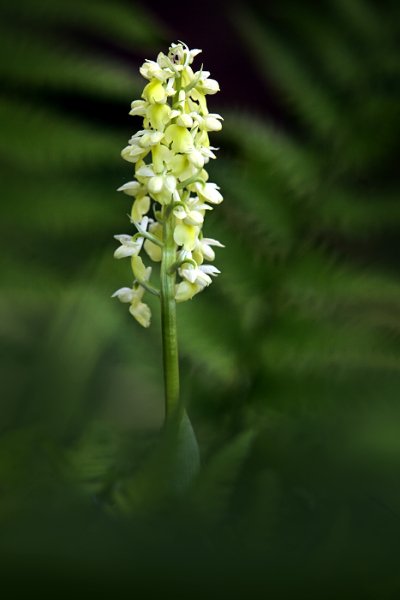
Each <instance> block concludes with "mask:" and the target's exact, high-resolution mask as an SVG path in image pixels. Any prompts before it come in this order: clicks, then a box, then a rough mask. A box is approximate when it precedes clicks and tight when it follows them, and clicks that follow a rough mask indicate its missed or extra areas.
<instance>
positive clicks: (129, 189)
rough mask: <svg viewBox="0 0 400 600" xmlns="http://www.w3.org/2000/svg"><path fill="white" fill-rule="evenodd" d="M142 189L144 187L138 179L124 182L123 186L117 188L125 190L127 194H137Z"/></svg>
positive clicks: (121, 190)
mask: <svg viewBox="0 0 400 600" xmlns="http://www.w3.org/2000/svg"><path fill="white" fill-rule="evenodd" d="M142 189H143V188H142V186H141V185H140V183H139V182H138V181H128V182H127V183H124V185H121V187H119V188H118V189H117V192H124V194H127V195H128V196H137V195H138V193H139V192H140V190H142Z"/></svg>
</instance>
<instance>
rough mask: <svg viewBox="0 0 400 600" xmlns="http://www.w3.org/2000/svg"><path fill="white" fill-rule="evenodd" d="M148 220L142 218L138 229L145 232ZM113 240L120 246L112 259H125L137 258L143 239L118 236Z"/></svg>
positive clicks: (124, 235)
mask: <svg viewBox="0 0 400 600" xmlns="http://www.w3.org/2000/svg"><path fill="white" fill-rule="evenodd" d="M148 223H149V219H148V218H147V217H144V218H143V219H142V221H141V223H140V227H141V228H142V229H143V230H146V228H147V225H148ZM114 238H115V239H116V240H117V241H118V242H119V243H120V244H121V245H120V246H119V247H118V248H117V249H116V251H115V252H114V258H126V257H127V256H137V255H138V254H139V252H140V251H141V249H142V246H143V237H141V236H140V237H137V238H135V237H134V236H131V235H127V234H124V233H122V234H120V235H114Z"/></svg>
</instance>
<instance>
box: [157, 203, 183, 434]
mask: <svg viewBox="0 0 400 600" xmlns="http://www.w3.org/2000/svg"><path fill="white" fill-rule="evenodd" d="M172 208H173V207H172V205H167V206H164V209H163V213H164V214H163V217H164V218H163V221H164V224H163V234H164V235H163V240H164V247H163V253H162V261H161V327H162V341H163V363H164V385H165V422H166V424H167V423H170V422H171V421H175V418H177V419H178V420H179V417H180V416H181V413H182V407H181V406H180V402H179V360H178V339H177V328H176V302H175V271H174V270H171V267H172V265H173V264H174V263H175V262H176V245H175V241H174V215H173V212H172Z"/></svg>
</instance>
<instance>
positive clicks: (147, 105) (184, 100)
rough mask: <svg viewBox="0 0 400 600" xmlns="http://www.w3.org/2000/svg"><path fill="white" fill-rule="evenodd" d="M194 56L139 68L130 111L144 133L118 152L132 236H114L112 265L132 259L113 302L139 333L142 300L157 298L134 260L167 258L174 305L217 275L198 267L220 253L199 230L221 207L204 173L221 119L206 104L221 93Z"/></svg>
mask: <svg viewBox="0 0 400 600" xmlns="http://www.w3.org/2000/svg"><path fill="white" fill-rule="evenodd" d="M200 52H201V50H198V49H194V50H190V49H189V48H188V47H187V46H186V44H184V43H182V42H178V43H176V44H175V43H174V44H171V46H170V48H169V51H168V53H167V54H164V53H163V52H160V53H159V54H158V56H157V59H156V60H155V61H154V60H146V61H145V62H144V64H143V65H142V66H141V68H140V73H141V75H142V76H143V77H144V78H145V79H146V80H147V81H146V84H145V86H144V89H143V93H142V96H141V99H138V100H134V101H133V102H132V104H131V110H130V114H131V115H133V116H138V117H140V118H141V119H142V120H143V124H142V128H141V129H140V130H139V131H138V132H137V133H135V134H134V135H133V136H132V137H131V138H130V140H129V142H128V145H127V146H126V147H125V148H124V149H123V150H122V152H121V155H122V158H124V159H125V160H126V161H128V162H129V163H132V164H133V165H134V174H133V177H131V180H130V181H128V182H127V183H125V184H123V185H122V186H121V187H120V188H118V191H121V192H123V193H124V194H126V195H127V196H129V197H131V198H133V205H132V208H131V211H130V216H131V222H132V223H133V225H134V226H135V227H136V229H137V233H135V234H133V235H128V234H120V235H117V236H115V237H116V239H117V240H118V241H119V243H120V246H119V248H117V250H116V251H115V257H116V258H124V257H130V260H131V263H132V269H133V275H134V282H133V286H132V288H121V289H120V290H118V291H117V292H115V294H114V296H115V297H117V298H119V300H121V302H125V303H128V304H130V312H131V314H132V315H133V316H134V317H135V318H136V320H137V321H138V322H139V323H140V324H141V325H143V326H144V327H148V326H149V324H150V319H151V311H150V308H149V307H148V306H147V305H146V304H145V303H143V302H142V297H143V294H144V292H145V291H150V292H153V293H155V294H157V295H160V292H158V290H157V289H156V288H154V287H153V286H152V285H151V284H150V281H149V279H150V275H151V268H150V267H147V268H146V267H145V265H144V263H143V260H142V259H141V257H140V256H139V253H140V252H142V251H144V252H145V253H146V254H147V256H148V258H149V259H150V260H152V261H153V262H161V263H162V264H163V260H164V259H165V260H167V259H166V258H165V257H166V253H168V261H169V262H168V269H167V271H166V272H167V273H168V274H169V275H171V276H173V286H172V287H171V288H170V289H172V293H173V294H174V299H175V301H176V302H183V301H185V300H189V299H191V298H193V296H194V295H195V294H197V293H198V292H201V291H202V290H204V289H205V287H207V286H208V285H210V284H211V282H212V277H215V276H216V275H218V274H219V272H220V271H219V270H218V269H217V268H216V267H214V266H212V265H209V264H205V262H204V261H213V260H214V258H215V252H214V249H213V248H212V247H223V246H222V244H221V243H220V242H218V241H217V240H214V239H211V238H207V237H203V225H204V221H205V217H206V214H207V211H210V210H213V208H214V207H215V206H217V205H218V204H220V202H222V200H223V197H222V194H221V192H220V189H219V187H218V185H216V184H215V183H211V182H209V181H208V179H209V176H208V173H207V171H206V165H207V163H208V162H209V161H210V159H215V158H216V155H215V150H216V148H214V147H213V146H211V145H210V140H209V134H210V133H212V134H214V132H218V131H219V130H220V129H221V128H222V121H223V119H222V117H221V115H218V114H215V113H209V112H208V107H207V98H206V97H207V96H208V95H210V94H215V93H216V92H218V91H219V85H218V82H217V81H215V80H214V79H211V78H210V73H209V72H208V71H205V70H203V67H201V68H200V69H199V70H198V71H194V70H193V68H192V66H191V65H192V63H193V60H194V58H195V57H196V56H197V55H198V54H199V53H200ZM149 215H151V217H150V216H149ZM153 217H154V218H153ZM168 232H169V233H168ZM167 238H168V239H167ZM171 257H172V258H171Z"/></svg>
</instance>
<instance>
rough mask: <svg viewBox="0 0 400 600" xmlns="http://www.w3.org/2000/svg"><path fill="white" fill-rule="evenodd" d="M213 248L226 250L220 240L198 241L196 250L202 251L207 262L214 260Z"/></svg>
mask: <svg viewBox="0 0 400 600" xmlns="http://www.w3.org/2000/svg"><path fill="white" fill-rule="evenodd" d="M211 246H217V247H218V248H225V246H224V245H223V244H221V242H219V241H218V240H213V239H212V238H202V239H201V240H197V243H196V246H195V249H196V250H198V251H200V252H201V254H202V255H203V257H204V258H205V259H206V260H214V259H215V252H214V250H213V249H212V247H211Z"/></svg>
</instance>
